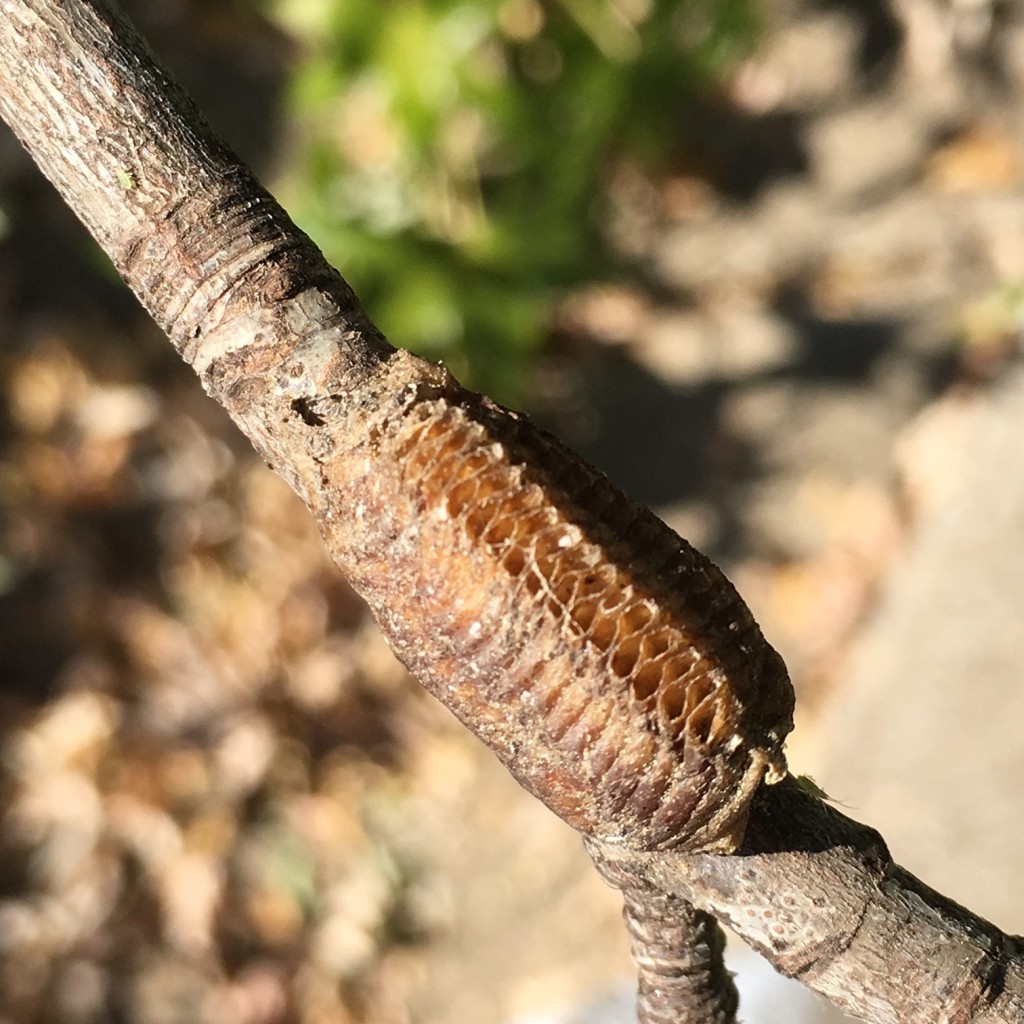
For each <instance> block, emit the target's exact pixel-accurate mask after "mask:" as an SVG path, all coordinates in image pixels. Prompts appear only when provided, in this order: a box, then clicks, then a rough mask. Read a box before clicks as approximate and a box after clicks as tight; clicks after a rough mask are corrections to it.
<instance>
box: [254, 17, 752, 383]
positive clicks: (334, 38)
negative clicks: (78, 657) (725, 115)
mask: <svg viewBox="0 0 1024 1024" xmlns="http://www.w3.org/2000/svg"><path fill="white" fill-rule="evenodd" d="M751 3H752V0H265V8H266V10H267V13H269V14H270V15H271V16H272V17H274V18H275V19H276V20H277V21H278V22H279V23H280V24H282V25H283V26H284V27H285V28H286V29H287V30H288V31H289V32H291V33H292V34H293V35H294V36H295V37H296V38H298V39H299V40H300V42H301V43H302V45H303V46H304V48H305V56H304V59H303V60H301V61H300V62H299V64H298V66H297V71H296V73H295V76H294V80H293V87H292V104H293V109H294V112H295V113H296V115H297V116H298V119H299V122H300V126H301V127H300V129H299V141H298V144H297V149H296V158H295V161H294V166H293V168H292V170H291V173H290V178H289V180H288V182H287V183H286V189H287V190H288V191H289V192H290V195H289V197H288V201H289V205H290V206H291V207H292V209H293V210H294V212H295V214H296V216H297V218H298V219H299V221H300V222H301V223H302V224H303V226H304V227H305V228H306V229H307V230H308V231H309V232H310V233H311V234H312V235H313V237H314V238H315V239H316V240H317V241H318V242H319V243H320V244H321V245H322V246H323V247H324V249H325V251H326V253H327V255H328V257H329V258H330V259H331V260H332V261H333V262H334V263H335V264H336V265H337V266H338V267H339V268H340V269H341V271H342V272H343V273H344V274H345V275H346V276H347V277H348V278H349V280H350V281H351V282H352V283H353V285H354V287H355V288H356V291H357V292H358V293H359V294H360V296H361V297H362V299H363V301H364V303H365V305H366V307H367V309H368V311H369V312H370V314H371V316H373V317H374V319H375V320H376V321H377V322H378V323H379V324H380V325H381V327H382V328H383V329H384V330H385V332H386V333H387V334H388V335H389V336H390V337H391V338H392V339H393V340H394V341H395V342H396V343H400V344H403V345H407V346H409V347H411V348H414V349H416V350H418V351H420V352H423V353H424V354H427V355H430V356H432V357H440V358H444V359H445V360H446V362H448V364H449V365H450V366H452V368H453V369H454V370H455V371H456V372H457V373H459V374H460V375H462V376H464V377H468V378H469V379H470V380H471V381H472V382H473V383H474V384H475V385H476V386H480V387H483V388H485V389H487V390H490V391H492V392H498V393H502V394H504V395H505V396H506V397H509V396H514V395H515V393H516V391H517V387H518V385H519V383H520V380H521V374H522V370H523V368H524V366H525V364H526V362H527V360H528V356H529V354H530V353H531V352H532V351H533V350H534V349H535V348H536V346H537V345H538V344H539V342H540V340H541V339H542V337H543V328H544V326H545V323H546V322H547V319H548V317H549V315H550V311H551V308H552V304H553V302H554V301H555V299H556V298H557V297H558V296H559V295H561V294H564V291H565V290H566V289H567V288H568V287H570V286H572V285H574V284H577V283H579V282H581V281H585V280H588V279H593V278H594V277H596V276H600V275H601V274H602V272H605V273H606V272H607V268H606V266H605V255H604V251H603V245H602V233H601V230H600V227H601V222H602V217H603V214H604V208H605V205H604V201H603V199H602V189H601V186H602V181H603V180H604V178H605V177H606V175H607V170H608V166H609V161H610V160H611V159H612V158H631V159H639V160H641V161H643V162H645V163H646V164H648V165H650V164H652V162H656V161H658V160H661V159H663V158H664V157H665V156H666V155H667V153H668V152H669V150H670V148H671V147H672V146H673V145H674V143H675V142H676V141H677V140H676V138H675V135H676V122H677V120H678V117H679V114H680V112H681V111H682V110H683V109H684V108H685V106H686V105H687V103H688V102H689V101H690V100H691V98H692V96H693V91H694V88H695V87H696V86H697V85H698V84H699V83H700V82H701V81H702V80H706V79H707V78H708V76H710V75H714V74H715V73H717V72H719V71H720V70H721V68H722V67H723V65H724V64H725V63H726V62H727V61H728V60H730V58H733V57H735V56H736V54H737V53H738V52H740V51H742V50H743V49H745V48H747V47H748V46H749V44H750V42H751V40H752V37H753V34H754V27H755V26H754V19H753V14H752V10H751Z"/></svg>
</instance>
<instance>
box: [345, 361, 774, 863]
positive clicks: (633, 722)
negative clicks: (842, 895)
mask: <svg viewBox="0 0 1024 1024" xmlns="http://www.w3.org/2000/svg"><path fill="white" fill-rule="evenodd" d="M360 433H361V435H362V436H363V437H364V439H365V440H364V441H363V442H362V443H361V444H360V446H359V447H358V448H357V449H356V450H355V451H353V452H350V453H348V454H347V455H346V456H345V458H344V460H343V461H344V463H345V465H344V467H340V466H338V465H336V466H335V467H332V475H334V474H335V471H336V470H337V469H338V468H341V473H340V475H341V476H342V477H343V478H345V480H346V483H345V487H346V495H347V501H348V503H349V506H350V508H349V513H350V515H351V522H352V528H351V530H346V531H345V536H346V540H345V544H346V550H342V551H338V552H337V553H336V554H337V557H338V558H339V561H341V562H342V564H343V565H344V566H345V568H346V571H347V572H350V573H351V574H352V576H353V578H354V579H355V581H356V582H357V585H358V587H359V589H361V590H362V591H363V592H364V594H365V595H366V596H367V598H368V600H369V601H370V603H371V605H372V606H373V607H374V609H375V611H376V612H377V614H378V616H379V618H380V620H381V624H382V627H383V629H384V632H385V634H386V635H387V636H388V638H389V640H390V642H391V643H392V645H393V647H394V648H395V650H396V652H397V653H398V655H399V656H400V657H401V658H402V659H403V660H404V661H405V662H406V664H407V665H408V666H409V667H410V669H411V670H412V671H413V672H414V673H415V674H416V675H418V676H419V678H420V679H421V680H422V681H423V682H424V683H425V685H426V686H427V687H428V689H430V690H431V691H432V692H434V693H435V694H436V695H437V696H438V697H439V698H440V699H441V700H443V701H444V703H445V704H446V705H447V706H448V707H449V708H451V709H452V710H453V711H454V712H455V713H456V714H457V715H458V716H459V717H460V718H461V719H462V720H463V721H464V722H465V723H466V724H467V725H469V726H470V727H471V728H472V729H473V730H474V731H475V732H477V734H478V735H480V736H481V738H482V739H483V740H484V741H485V742H486V743H488V744H489V745H490V746H491V747H492V748H493V749H494V750H495V751H496V752H497V753H498V755H499V756H500V757H501V758H502V760H503V761H504V762H505V763H506V765H507V766H508V768H509V769H510V770H511V771H512V773H513V774H514V775H515V776H516V777H517V778H518V779H519V780H520V781H521V782H522V783H523V785H525V786H526V787H527V788H528V789H529V790H530V791H532V792H533V793H535V794H536V795H537V796H538V797H540V798H541V799H542V800H544V801H545V803H547V804H548V805H549V806H550V807H551V808H552V809H553V810H555V811H556V812H557V813H558V814H560V815H561V816H562V817H563V818H565V820H567V821H568V822H569V823H570V824H571V825H573V826H574V827H576V828H578V829H579V830H580V831H582V832H584V833H586V834H588V835H592V836H595V837H597V838H600V839H604V840H611V841H619V842H623V843H626V844H629V845H630V846H634V847H637V848H643V849H655V848H668V847H680V848H687V849H723V850H726V849H731V848H733V847H735V845H736V844H737V843H738V841H739V839H740V838H741V836H742V832H743V828H744V825H745V821H746V814H747V807H748V804H749V800H750V797H751V796H752V794H753V792H754V790H755V789H756V787H757V786H758V784H759V783H760V782H761V780H762V779H763V778H764V777H765V775H766V774H767V775H768V776H769V778H770V779H771V780H775V779H777V778H780V777H781V776H782V775H783V774H784V772H785V761H784V758H783V755H782V743H783V740H784V738H785V735H786V733H787V732H788V731H789V729H790V728H791V724H792V710H793V694H792V687H791V685H790V682H789V678H788V676H787V674H786V670H785V667H784V665H783V664H782V661H781V659H780V658H779V656H778V654H776V652H775V651H774V650H773V649H772V648H771V647H770V646H769V645H768V643H767V642H766V641H765V640H764V638H763V636H762V635H761V632H760V630H759V628H758V626H757V624H756V623H755V622H754V620H753V618H752V616H751V614H750V612H749V610H748V609H747V607H746V605H745V604H744V603H743V601H742V599H741V598H740V597H739V595H738V594H737V593H736V591H735V589H734V588H733V586H732V585H731V584H730V583H729V581H728V580H727V579H726V578H725V576H724V575H723V574H722V573H721V572H720V571H719V570H718V569H717V568H716V567H715V566H714V565H713V564H712V563H711V562H709V561H708V560H707V559H706V558H705V557H704V556H703V555H701V554H700V553H699V552H697V551H696V550H694V549H693V548H692V547H690V545H688V544H687V543H686V542H685V541H684V540H682V539H681V538H680V537H678V536H677V535H676V534H675V533H674V532H673V531H671V530H670V529H669V528H668V527H667V526H665V525H664V524H663V523H662V522H661V521H660V520H658V519H657V517H655V516H654V515H653V513H651V512H650V511H649V510H648V509H646V508H644V507H642V506H640V505H638V504H636V503H634V502H633V501H631V500H630V499H629V498H627V497H626V496H625V495H624V494H622V493H621V492H620V491H618V490H617V489H615V488H614V487H612V486H611V485H610V484H609V482H608V481H607V480H606V479H605V478H604V477H603V476H601V474H599V473H598V472H597V471H596V470H594V469H593V468H591V467H590V466H588V465H587V464H586V463H585V462H583V460H581V459H580V458H579V457H578V456H576V455H575V454H573V453H572V452H570V451H569V450H568V449H566V448H565V447H564V446H562V445H561V444H560V443H559V442H557V441H556V440H555V439H554V438H552V437H550V436H549V435H546V434H544V433H543V432H541V431H539V430H537V429H536V428H535V427H534V426H532V424H530V422H529V421H528V420H526V419H525V418H524V417H522V416H520V415H518V414H516V413H512V412H510V411H508V410H505V409H503V408H501V407H499V406H496V405H495V404H493V403H491V402H489V401H488V400H486V399H483V398H480V397H478V396H476V395H473V394H470V393H468V392H465V391H463V390H462V389H460V388H458V386H457V385H455V384H454V382H452V381H451V380H450V378H447V377H445V376H443V375H441V374H435V375H434V380H432V381H427V382H425V383H418V384H411V385H408V386H406V387H404V388H403V389H401V390H400V391H399V392H398V393H397V395H396V396H395V397H392V398H390V399H385V400H383V401H382V402H381V403H380V404H379V405H378V406H377V407H376V409H375V410H374V411H372V412H371V413H369V414H368V415H367V421H366V424H365V429H364V430H363V431H361V432H360ZM339 461H340V460H339Z"/></svg>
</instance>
